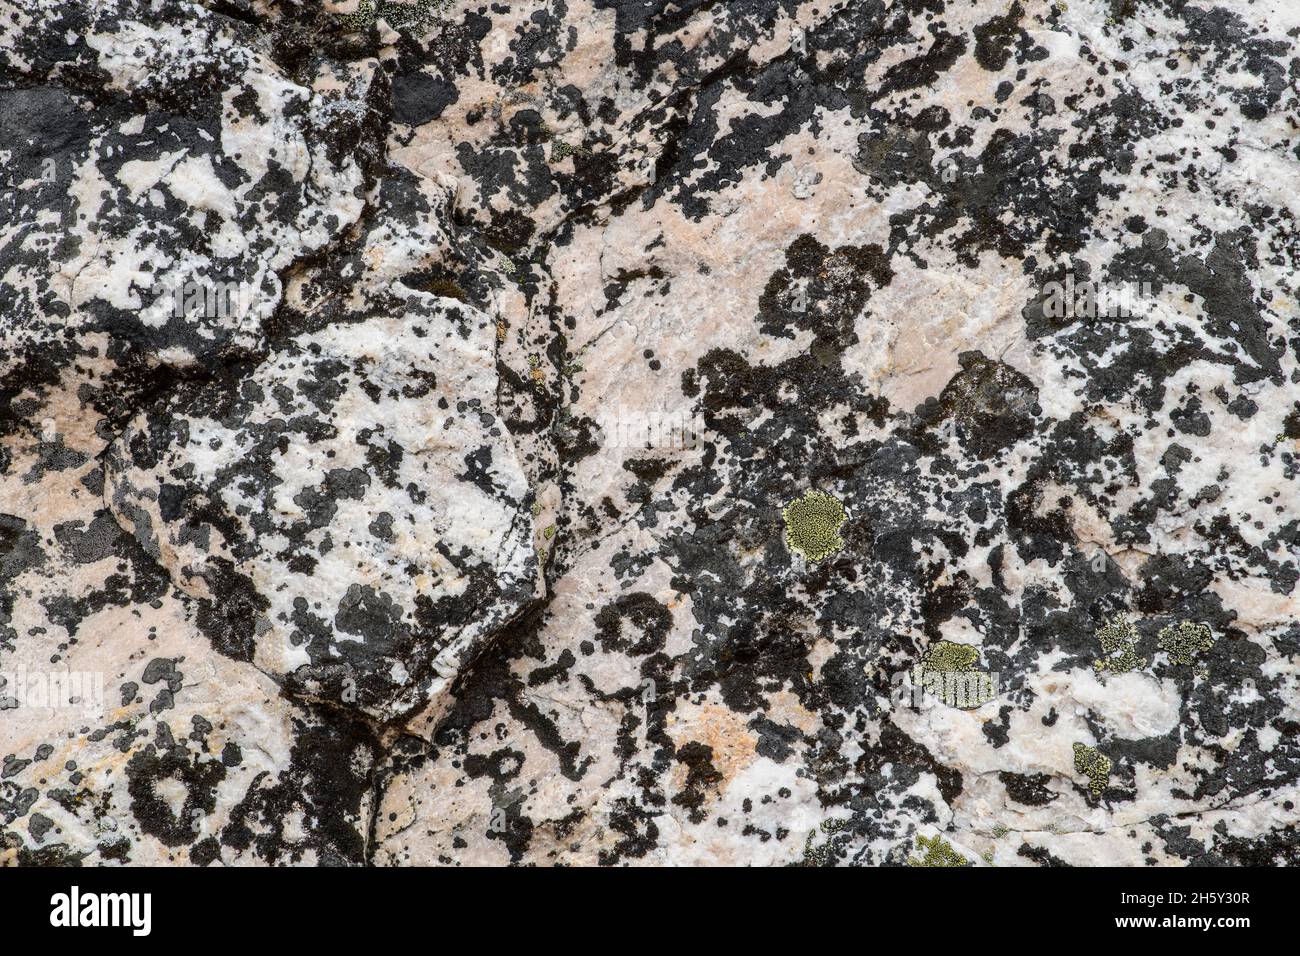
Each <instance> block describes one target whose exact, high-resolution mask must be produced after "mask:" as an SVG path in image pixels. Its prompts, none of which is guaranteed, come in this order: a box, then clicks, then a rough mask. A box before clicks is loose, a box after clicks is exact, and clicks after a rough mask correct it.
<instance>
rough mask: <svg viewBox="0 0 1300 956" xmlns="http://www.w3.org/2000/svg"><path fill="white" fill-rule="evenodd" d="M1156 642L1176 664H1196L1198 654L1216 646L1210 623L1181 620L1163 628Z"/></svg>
mask: <svg viewBox="0 0 1300 956" xmlns="http://www.w3.org/2000/svg"><path fill="white" fill-rule="evenodd" d="M1156 644H1157V646H1159V648H1160V649H1161V650H1162V651H1164V652H1165V653H1166V654H1168V655H1169V659H1170V660H1171V661H1173V662H1174V663H1175V664H1184V665H1187V664H1195V663H1196V655H1197V654H1201V653H1204V652H1205V651H1208V650H1209V649H1210V648H1211V647H1213V646H1214V635H1213V634H1211V633H1210V628H1209V625H1206V624H1197V623H1195V622H1194V621H1179V622H1178V623H1177V624H1170V625H1167V626H1165V627H1163V628H1161V629H1160V633H1159V634H1158V635H1157V636H1156Z"/></svg>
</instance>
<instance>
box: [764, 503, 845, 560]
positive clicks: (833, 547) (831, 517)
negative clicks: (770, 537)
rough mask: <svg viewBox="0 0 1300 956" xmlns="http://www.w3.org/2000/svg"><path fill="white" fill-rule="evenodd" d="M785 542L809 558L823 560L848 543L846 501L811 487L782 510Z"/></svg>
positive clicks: (792, 549)
mask: <svg viewBox="0 0 1300 956" xmlns="http://www.w3.org/2000/svg"><path fill="white" fill-rule="evenodd" d="M781 516H782V517H783V518H784V519H785V543H786V544H787V545H788V546H789V548H790V550H791V551H797V552H799V553H800V554H802V555H803V556H804V557H805V558H807V559H808V560H809V561H821V560H822V559H823V558H827V557H830V556H831V555H832V554H834V553H835V552H836V551H838V550H839V549H840V548H841V547H843V546H844V539H843V538H841V537H840V536H839V530H840V526H841V525H843V524H844V520H845V519H846V518H847V517H848V513H847V512H846V511H845V510H844V505H842V504H840V502H839V501H838V500H837V499H836V498H834V497H833V496H831V495H828V494H826V493H825V492H821V491H809V492H808V493H807V494H805V495H804V496H803V497H802V498H796V499H795V500H794V501H792V502H790V503H789V504H788V505H786V506H785V508H784V509H783V510H782V511H781Z"/></svg>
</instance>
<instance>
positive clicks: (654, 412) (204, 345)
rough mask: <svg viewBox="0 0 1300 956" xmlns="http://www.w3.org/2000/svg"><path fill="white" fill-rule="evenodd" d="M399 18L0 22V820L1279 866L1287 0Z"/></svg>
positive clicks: (484, 844) (1285, 716) (740, 853)
mask: <svg viewBox="0 0 1300 956" xmlns="http://www.w3.org/2000/svg"><path fill="white" fill-rule="evenodd" d="M414 6H415V8H418V9H415V8H412V7H407V6H401V5H396V4H393V3H388V2H384V3H377V4H370V3H367V4H364V5H362V4H359V3H357V2H356V0H339V2H333V0H329V2H326V3H324V4H323V5H322V4H318V3H316V2H313V0H288V2H284V3H277V4H274V5H261V4H245V3H242V2H238V3H222V4H219V5H217V4H214V5H212V7H211V8H210V9H209V8H204V7H190V6H181V7H175V8H174V9H173V8H172V7H168V9H166V10H155V9H154V7H153V6H152V5H149V4H128V3H125V2H118V3H99V4H96V5H93V6H92V5H90V4H80V3H71V4H69V3H61V2H55V0H36V2H33V3H31V4H27V5H24V7H23V9H22V11H19V12H17V13H15V14H13V15H11V16H9V17H8V18H5V17H0V105H3V106H4V107H5V109H4V110H3V116H0V129H3V132H4V134H5V140H4V142H3V143H0V149H3V150H6V151H7V154H6V158H7V159H8V160H9V162H8V163H7V165H6V166H5V169H6V170H8V171H9V172H7V173H6V174H5V175H7V176H9V179H7V180H6V181H5V182H6V186H7V191H6V192H5V193H4V195H3V196H0V208H3V209H4V210H6V211H8V212H9V213H10V215H8V216H7V217H6V216H0V374H3V375H4V378H3V379H0V672H3V671H5V670H6V668H10V669H13V670H15V672H16V671H17V670H18V669H25V671H26V673H27V674H28V675H30V674H31V673H32V672H35V673H37V674H38V682H37V685H33V686H41V685H40V680H45V685H44V686H45V687H46V689H47V691H48V688H49V687H50V686H51V685H50V677H49V674H48V673H47V672H48V671H49V669H50V663H49V662H51V661H52V662H54V664H55V666H57V667H67V666H75V668H78V669H84V670H85V671H86V672H88V673H92V674H94V673H103V674H105V675H109V676H108V680H107V686H108V687H109V688H110V691H109V694H108V697H109V700H110V704H111V703H112V702H113V701H114V700H120V701H121V704H120V707H118V708H117V709H114V710H112V712H111V713H110V714H109V715H108V716H107V717H98V716H96V717H94V718H93V719H92V718H91V717H88V716H85V715H83V714H82V713H81V712H80V711H78V712H77V713H76V714H71V713H68V712H65V711H56V712H52V713H46V712H45V711H44V710H40V709H37V708H36V707H35V706H34V705H33V703H32V701H31V699H30V697H24V699H23V701H19V700H18V699H17V697H14V701H13V703H14V704H15V706H12V707H9V709H7V710H4V711H0V751H2V752H0V759H2V760H3V763H0V766H2V767H3V768H4V769H3V770H0V830H3V834H0V839H2V840H3V841H4V842H3V846H4V848H5V849H4V851H3V852H6V853H8V854H9V858H10V859H12V860H14V861H16V862H23V863H30V862H42V861H47V860H51V859H64V858H77V857H81V858H84V859H85V860H87V861H90V862H97V861H101V860H110V861H112V860H119V861H123V862H132V863H135V862H149V861H167V862H178V863H187V862H192V863H204V862H217V861H221V862H226V863H285V862H312V863H323V862H348V863H368V864H379V865H404V864H437V865H460V864H475V863H488V864H507V863H518V864H610V865H615V864H617V865H662V864H705V863H713V864H718V863H728V864H741V865H752V864H759V865H771V864H795V865H827V864H852V865H907V864H909V863H921V864H925V865H985V864H994V865H1055V864H1060V863H1065V864H1073V865H1097V864H1121V865H1134V866H1140V865H1186V864H1199V865H1221V864H1229V865H1236V864H1265V865H1277V864H1295V863H1296V862H1298V861H1300V842H1298V837H1297V833H1298V832H1300V830H1298V829H1297V824H1298V823H1300V811H1298V810H1297V803H1300V738H1298V737H1297V732H1298V731H1300V712H1298V711H1297V706H1296V703H1295V701H1296V700H1297V690H1298V688H1300V667H1298V658H1300V624H1297V621H1298V620H1300V613H1298V611H1300V601H1298V598H1297V585H1298V584H1300V530H1298V529H1300V494H1298V493H1297V482H1300V445H1297V442H1298V441H1300V403H1298V400H1297V396H1298V394H1300V392H1298V390H1297V382H1300V332H1298V330H1297V326H1296V322H1295V319H1294V312H1295V303H1296V301H1297V289H1296V287H1295V279H1294V264H1295V262H1296V261H1297V260H1298V259H1300V244H1298V243H1297V238H1296V230H1295V228H1294V223H1295V220H1296V216H1297V215H1300V208H1298V207H1297V204H1296V199H1295V195H1296V190H1295V189H1294V184H1295V182H1296V180H1297V177H1298V176H1300V151H1297V148H1296V142H1295V123H1294V117H1295V116H1296V115H1297V113H1298V112H1300V99H1298V97H1297V92H1296V89H1295V83H1294V77H1295V64H1294V50H1295V42H1294V41H1295V37H1296V35H1297V34H1298V32H1300V14H1298V13H1297V11H1296V10H1295V9H1293V7H1294V4H1290V3H1287V2H1284V0H1262V2H1256V3H1254V4H1249V5H1231V6H1230V5H1227V4H1220V5H1219V6H1215V5H1214V4H1213V3H1208V4H1207V3H1201V4H1127V3H1107V2H1103V0H1071V2H1070V3H1069V4H1068V5H1066V4H1054V3H1053V4H1049V3H1025V2H1018V3H1012V4H1010V5H1009V6H999V7H998V8H997V9H996V10H994V9H992V8H991V7H990V6H989V5H987V4H983V5H981V4H968V3H960V4H959V3H944V2H932V3H925V4H904V3H891V2H862V3H854V4H849V5H847V6H841V7H834V8H827V7H826V6H825V5H821V6H819V5H817V4H813V3H810V2H799V3H789V2H785V0H782V2H779V3H778V2H776V0H745V2H734V3H726V4H685V5H682V4H678V5H672V4H628V3H613V2H611V0H571V2H566V3H565V4H562V5H552V6H549V7H547V8H546V9H544V10H543V9H540V8H539V9H534V8H532V7H529V8H523V7H519V6H517V5H507V4H494V5H486V6H482V5H479V6H472V7H471V6H468V5H463V4H455V3H453V4H446V3H439V2H436V0H434V2H427V3H425V2H422V3H418V4H415V5H414ZM336 13H337V14H350V16H336V15H334V14H336ZM92 107H93V108H92ZM272 150H275V151H276V152H275V154H274V156H272ZM48 159H52V160H53V161H54V162H53V169H54V173H53V177H54V178H53V179H52V180H51V179H49V178H48V177H46V176H45V170H46V169H48V168H49V166H48V165H47V163H46V160H48ZM191 274H192V275H197V276H198V277H200V278H201V279H204V280H206V281H208V282H216V281H217V280H223V281H225V280H227V279H229V280H233V281H244V282H248V283H252V284H253V285H255V286H256V287H257V288H258V289H263V290H264V291H265V292H266V295H265V297H264V298H263V299H260V300H258V301H259V302H260V303H261V304H262V305H264V306H265V308H262V309H260V310H258V311H256V312H255V313H254V314H253V315H252V316H251V317H250V318H248V319H247V321H243V320H239V321H236V320H232V319H231V317H230V316H223V315H222V314H220V311H219V310H218V312H217V313H216V314H209V313H208V312H193V313H189V314H185V315H184V316H183V317H173V319H172V320H169V321H167V322H162V323H159V322H158V321H157V313H156V312H149V311H148V310H147V309H148V306H149V305H150V304H151V301H152V300H150V297H149V295H147V294H146V293H152V292H153V291H154V290H155V289H156V288H157V287H158V284H159V283H162V282H164V280H170V279H171V278H172V277H177V276H183V275H186V276H187V275H191ZM273 277H274V278H273ZM182 311H183V310H182ZM832 501H833V502H834V503H836V504H837V506H834V507H833V506H832V505H831V502H832ZM796 502H804V503H805V505H804V506H802V507H798V508H796V507H793V505H794V503H796ZM810 504H811V505H817V506H818V507H817V508H811V507H810ZM819 516H820V517H819ZM809 518H813V519H816V520H815V521H814V522H813V523H812V524H811V525H807V526H803V525H801V526H800V527H795V528H793V529H792V527H791V522H792V520H793V521H794V523H795V524H796V525H798V524H799V522H800V521H805V519H809ZM831 525H834V528H833V529H831ZM800 528H802V530H800ZM40 675H44V676H43V677H42V676H40ZM970 679H976V680H977V681H978V683H977V684H976V685H975V689H974V691H973V692H968V691H969V688H968V687H967V686H966V685H964V684H962V683H961V681H965V680H970ZM173 685H174V686H173ZM210 687H216V688H220V690H221V691H222V693H209V689H210ZM227 689H228V692H227ZM128 690H129V693H128ZM6 693H7V691H6V690H4V689H0V697H3V695H4V694H6ZM9 693H11V696H13V695H12V692H9ZM24 693H26V691H24ZM0 706H4V705H3V703H0ZM78 706H80V705H78ZM6 741H8V742H7V743H6ZM230 748H235V749H237V751H238V754H239V758H238V760H237V761H236V760H234V759H233V757H232V759H231V760H229V761H227V760H226V757H225V755H226V753H227V751H228V750H229V749H230ZM231 753H232V755H233V754H234V751H233V750H231ZM56 762H57V763H56ZM69 763H73V764H76V768H77V769H75V770H66V771H65V772H64V774H62V775H60V774H56V773H54V769H53V768H56V766H63V767H65V768H66V767H67V766H68V764H69ZM87 768H89V769H87ZM132 768H134V769H132ZM109 770H113V771H114V772H113V773H109V772H108V771H109ZM75 773H79V774H80V775H81V776H80V778H79V779H78V780H76V781H73V780H72V779H71V777H70V776H68V774H75ZM263 773H265V776H262V774H263ZM222 774H224V776H223V775H222ZM83 790H84V791H85V793H84V795H82V792H83ZM69 794H71V795H72V796H69ZM100 806H102V807H105V808H106V809H105V811H104V813H103V814H102V816H104V817H106V818H107V817H111V818H112V819H113V820H114V821H115V823H116V824H117V827H118V829H117V830H115V831H113V832H115V833H118V834H121V839H120V840H119V839H118V838H117V837H112V836H110V835H107V834H106V833H101V832H99V830H98V829H97V828H98V827H99V826H100V824H101V814H100V813H99V812H98V811H97V810H95V809H94V808H95V807H100ZM195 811H199V812H198V814H197V816H196V815H195ZM187 820H188V821H190V822H191V823H193V822H194V821H196V820H197V821H198V823H199V825H200V831H199V832H195V831H193V830H192V829H191V830H190V832H189V833H188V834H187V833H186V832H184V828H185V824H186V821H187ZM372 838H373V840H372ZM922 841H924V842H922Z"/></svg>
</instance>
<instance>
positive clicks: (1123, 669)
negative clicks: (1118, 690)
mask: <svg viewBox="0 0 1300 956" xmlns="http://www.w3.org/2000/svg"><path fill="white" fill-rule="evenodd" d="M1137 638H1138V632H1137V628H1136V627H1134V626H1133V625H1132V624H1131V623H1129V622H1128V621H1127V620H1125V619H1124V616H1123V615H1122V614H1117V615H1115V616H1114V617H1112V618H1111V619H1110V620H1108V621H1106V622H1105V623H1104V624H1103V625H1102V626H1101V627H1100V628H1098V630H1097V640H1099V641H1100V642H1101V650H1102V653H1103V655H1105V656H1103V657H1099V658H1097V659H1096V660H1095V661H1093V662H1092V666H1093V667H1095V668H1096V669H1097V670H1099V671H1110V672H1111V673H1112V674H1127V673H1128V672H1129V671H1134V670H1138V669H1139V668H1142V667H1146V664H1147V659H1146V658H1145V657H1138V655H1137V651H1136V650H1135V648H1134V644H1135V643H1136V641H1137Z"/></svg>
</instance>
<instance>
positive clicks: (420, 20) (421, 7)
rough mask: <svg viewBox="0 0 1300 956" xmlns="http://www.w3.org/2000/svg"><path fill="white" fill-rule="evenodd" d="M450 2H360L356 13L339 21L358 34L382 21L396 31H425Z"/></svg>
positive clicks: (366, 0)
mask: <svg viewBox="0 0 1300 956" xmlns="http://www.w3.org/2000/svg"><path fill="white" fill-rule="evenodd" d="M450 2H451V0H415V2H414V3H390V2H388V0H378V2H376V0H360V2H359V3H358V4H357V12H356V13H348V14H344V15H343V16H341V17H340V18H339V19H340V20H341V21H342V23H343V26H344V27H346V28H347V29H348V30H352V31H356V32H360V31H361V30H366V29H368V28H369V27H370V25H371V24H372V23H374V22H375V21H376V20H380V19H382V20H383V21H384V22H385V23H387V24H388V25H389V26H390V27H392V28H393V29H394V30H400V29H402V28H403V27H415V28H416V29H423V28H424V27H426V26H428V25H429V24H430V23H431V22H433V20H434V19H436V11H438V10H441V9H442V8H443V7H445V6H447V5H448V4H450Z"/></svg>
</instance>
